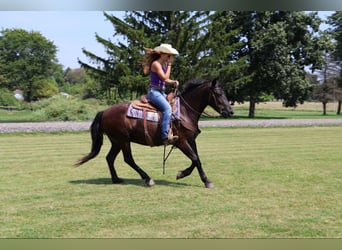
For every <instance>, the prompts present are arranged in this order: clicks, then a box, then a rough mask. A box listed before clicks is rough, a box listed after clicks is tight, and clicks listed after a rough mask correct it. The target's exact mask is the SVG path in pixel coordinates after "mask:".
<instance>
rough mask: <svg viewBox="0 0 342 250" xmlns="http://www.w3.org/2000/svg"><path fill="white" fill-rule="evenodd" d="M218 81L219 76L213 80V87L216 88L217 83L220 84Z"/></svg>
mask: <svg viewBox="0 0 342 250" xmlns="http://www.w3.org/2000/svg"><path fill="white" fill-rule="evenodd" d="M218 82H219V81H218V78H217V77H216V78H214V80H212V81H211V87H212V88H215V87H216V85H218Z"/></svg>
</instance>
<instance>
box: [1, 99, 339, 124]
mask: <svg viewBox="0 0 342 250" xmlns="http://www.w3.org/2000/svg"><path fill="white" fill-rule="evenodd" d="M85 103H86V104H87V105H88V106H89V107H90V109H92V110H93V112H94V113H95V111H96V110H100V109H105V108H106V107H107V106H103V105H102V106H99V105H95V104H92V103H89V101H88V102H85ZM248 105H249V104H248V102H246V103H244V104H235V105H234V106H233V109H234V112H235V114H234V116H233V117H232V118H231V119H248V118H247V117H248V111H249V108H248ZM336 106H337V104H336V103H328V105H327V115H325V116H323V115H322V113H323V111H322V104H321V103H317V102H306V103H304V104H302V105H298V107H297V108H285V107H283V106H282V104H281V102H267V103H259V104H257V105H256V113H255V119H298V118H301V119H326V118H329V119H331V118H336V119H338V118H341V116H340V115H336ZM206 112H207V113H208V114H210V115H212V116H218V114H217V112H216V111H214V110H213V109H212V108H210V107H208V108H207V109H206ZM202 119H204V120H206V119H211V118H206V117H204V118H202ZM28 121H31V122H32V121H41V120H39V118H38V116H34V115H33V113H32V111H30V110H20V111H16V110H11V111H7V110H0V122H28Z"/></svg>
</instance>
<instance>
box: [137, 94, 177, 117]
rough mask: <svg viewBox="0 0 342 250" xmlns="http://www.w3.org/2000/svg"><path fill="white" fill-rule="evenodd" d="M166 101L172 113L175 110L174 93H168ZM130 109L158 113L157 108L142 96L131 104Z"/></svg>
mask: <svg viewBox="0 0 342 250" xmlns="http://www.w3.org/2000/svg"><path fill="white" fill-rule="evenodd" d="M166 99H167V101H168V102H169V103H170V105H171V109H172V112H174V111H175V110H176V108H177V107H176V96H175V93H174V92H170V93H169V94H168V95H167V97H166ZM132 107H133V108H135V109H138V110H146V112H154V113H158V109H157V107H155V106H154V105H153V104H152V103H150V102H149V101H148V99H147V96H146V95H142V96H141V97H140V99H138V100H135V101H133V102H132Z"/></svg>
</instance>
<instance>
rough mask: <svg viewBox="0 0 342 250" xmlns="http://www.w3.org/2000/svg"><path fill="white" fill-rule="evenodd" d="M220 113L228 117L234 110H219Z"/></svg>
mask: <svg viewBox="0 0 342 250" xmlns="http://www.w3.org/2000/svg"><path fill="white" fill-rule="evenodd" d="M221 115H222V116H223V118H228V117H231V116H233V115H234V111H233V110H232V109H231V110H222V111H221Z"/></svg>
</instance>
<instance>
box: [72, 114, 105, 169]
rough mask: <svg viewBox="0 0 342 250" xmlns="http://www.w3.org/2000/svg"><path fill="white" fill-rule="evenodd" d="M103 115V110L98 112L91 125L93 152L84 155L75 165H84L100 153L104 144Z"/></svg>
mask: <svg viewBox="0 0 342 250" xmlns="http://www.w3.org/2000/svg"><path fill="white" fill-rule="evenodd" d="M102 115H103V111H101V112H98V113H97V114H96V116H95V119H94V121H93V122H92V124H91V126H90V132H91V139H92V145H91V152H90V153H89V154H87V155H85V156H83V157H82V158H81V159H79V160H78V161H77V162H76V163H75V164H74V166H75V167H78V166H80V165H82V164H83V163H85V162H87V161H89V160H91V159H93V158H95V157H96V156H97V155H98V154H99V152H100V150H101V147H102V144H103V131H102V126H101V120H102Z"/></svg>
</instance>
